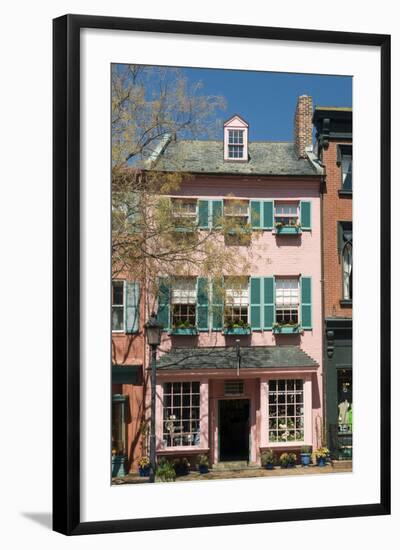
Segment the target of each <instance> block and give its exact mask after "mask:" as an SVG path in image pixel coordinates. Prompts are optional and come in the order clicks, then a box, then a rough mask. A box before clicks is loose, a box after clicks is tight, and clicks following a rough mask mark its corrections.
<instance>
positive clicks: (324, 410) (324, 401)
mask: <svg viewBox="0 0 400 550" xmlns="http://www.w3.org/2000/svg"><path fill="white" fill-rule="evenodd" d="M321 166H322V168H323V170H324V174H323V175H322V176H321V183H320V228H321V229H320V234H321V243H320V247H321V316H322V444H323V445H324V446H326V445H327V441H328V432H327V422H326V418H327V416H326V415H327V408H326V407H327V392H326V378H327V377H326V364H325V363H326V361H325V346H326V334H325V269H324V225H323V221H324V214H323V211H324V208H323V207H324V188H325V186H326V169H325V165H324V164H322V163H321Z"/></svg>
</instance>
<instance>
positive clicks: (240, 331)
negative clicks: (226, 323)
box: [222, 327, 251, 336]
mask: <svg viewBox="0 0 400 550" xmlns="http://www.w3.org/2000/svg"><path fill="white" fill-rule="evenodd" d="M222 332H223V334H225V335H226V336H248V335H249V334H251V328H250V327H249V328H243V327H236V328H224V330H223V331H222Z"/></svg>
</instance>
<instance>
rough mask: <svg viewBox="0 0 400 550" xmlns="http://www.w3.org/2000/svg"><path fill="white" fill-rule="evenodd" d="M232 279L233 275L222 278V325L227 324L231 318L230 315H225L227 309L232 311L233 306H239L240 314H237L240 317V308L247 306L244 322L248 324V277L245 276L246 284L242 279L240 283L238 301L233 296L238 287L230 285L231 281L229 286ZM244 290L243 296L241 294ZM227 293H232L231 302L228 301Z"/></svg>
mask: <svg viewBox="0 0 400 550" xmlns="http://www.w3.org/2000/svg"><path fill="white" fill-rule="evenodd" d="M233 279H235V277H225V279H224V290H225V303H224V325H225V324H227V323H228V322H229V321H230V320H231V319H232V317H230V318H228V317H227V309H229V310H230V311H232V310H233V309H234V308H240V314H239V316H240V317H241V314H242V311H241V310H242V309H244V308H247V316H246V317H247V320H246V324H248V325H250V291H249V279H248V277H246V279H247V284H245V282H244V281H243V285H241V289H240V290H239V293H240V296H239V303H235V297H234V293H235V289H236V288H239V287H235V285H232V283H231V285H232V286H229V285H230V281H232V280H233ZM244 291H246V296H245V297H244V296H243V292H244ZM229 294H232V297H233V303H232V302H229V301H228V296H229Z"/></svg>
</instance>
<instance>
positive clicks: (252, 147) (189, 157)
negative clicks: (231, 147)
mask: <svg viewBox="0 0 400 550" xmlns="http://www.w3.org/2000/svg"><path fill="white" fill-rule="evenodd" d="M155 168H156V169H157V170H165V171H182V172H194V173H209V174H210V173H211V174H255V175H278V176H285V175H286V176H287V175H290V176H315V175H316V174H317V172H316V169H315V168H314V167H313V165H312V163H311V161H309V160H308V159H298V158H297V155H296V153H295V150H294V144H293V143H292V142H290V143H289V142H273V141H254V142H250V143H249V161H248V162H236V161H231V162H229V161H224V154H223V142H222V141H211V140H210V141H206V140H182V141H171V142H170V143H169V144H168V145H167V146H166V147H165V149H164V151H163V153H162V154H161V155H160V157H159V159H158V161H157V162H156V164H155Z"/></svg>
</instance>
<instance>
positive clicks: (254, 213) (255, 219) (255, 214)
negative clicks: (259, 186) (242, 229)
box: [250, 201, 262, 229]
mask: <svg viewBox="0 0 400 550" xmlns="http://www.w3.org/2000/svg"><path fill="white" fill-rule="evenodd" d="M250 223H251V227H252V228H253V229H261V227H262V225H261V201H250Z"/></svg>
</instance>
